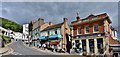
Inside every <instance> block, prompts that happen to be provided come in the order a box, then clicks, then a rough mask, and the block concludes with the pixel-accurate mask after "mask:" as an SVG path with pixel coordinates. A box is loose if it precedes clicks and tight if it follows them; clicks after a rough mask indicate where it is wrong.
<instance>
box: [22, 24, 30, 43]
mask: <svg viewBox="0 0 120 57" xmlns="http://www.w3.org/2000/svg"><path fill="white" fill-rule="evenodd" d="M28 38H29V24H23V40H24V41H28Z"/></svg>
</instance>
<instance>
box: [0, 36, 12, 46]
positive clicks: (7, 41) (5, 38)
mask: <svg viewBox="0 0 120 57" xmlns="http://www.w3.org/2000/svg"><path fill="white" fill-rule="evenodd" d="M0 36H1V37H2V38H3V39H4V40H5V43H6V44H7V43H9V42H11V39H10V38H9V37H8V36H2V35H0Z"/></svg>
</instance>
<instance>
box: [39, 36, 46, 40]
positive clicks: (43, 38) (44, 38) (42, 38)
mask: <svg viewBox="0 0 120 57" xmlns="http://www.w3.org/2000/svg"><path fill="white" fill-rule="evenodd" d="M39 39H40V40H47V38H46V37H45V36H41V37H40V38H39Z"/></svg>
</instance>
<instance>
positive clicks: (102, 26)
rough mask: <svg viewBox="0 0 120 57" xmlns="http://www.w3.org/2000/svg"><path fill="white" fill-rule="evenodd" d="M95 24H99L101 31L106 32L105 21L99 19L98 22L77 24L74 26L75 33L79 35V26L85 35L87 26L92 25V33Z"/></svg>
mask: <svg viewBox="0 0 120 57" xmlns="http://www.w3.org/2000/svg"><path fill="white" fill-rule="evenodd" d="M94 24H98V25H99V27H98V30H99V32H100V33H103V32H104V23H103V21H99V22H98V21H97V22H94V23H89V24H88V23H87V24H83V25H77V26H73V35H74V36H76V35H77V28H81V34H82V35H84V34H85V26H90V34H92V33H93V25H94Z"/></svg>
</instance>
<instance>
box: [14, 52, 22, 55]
mask: <svg viewBox="0 0 120 57" xmlns="http://www.w3.org/2000/svg"><path fill="white" fill-rule="evenodd" d="M12 54H13V55H22V54H20V53H17V52H13V53H12Z"/></svg>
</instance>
